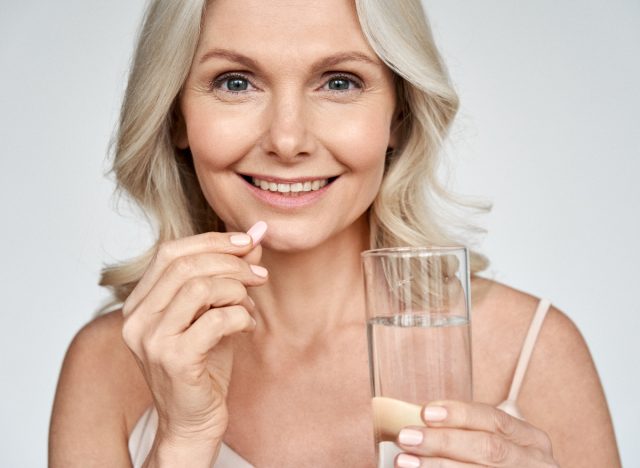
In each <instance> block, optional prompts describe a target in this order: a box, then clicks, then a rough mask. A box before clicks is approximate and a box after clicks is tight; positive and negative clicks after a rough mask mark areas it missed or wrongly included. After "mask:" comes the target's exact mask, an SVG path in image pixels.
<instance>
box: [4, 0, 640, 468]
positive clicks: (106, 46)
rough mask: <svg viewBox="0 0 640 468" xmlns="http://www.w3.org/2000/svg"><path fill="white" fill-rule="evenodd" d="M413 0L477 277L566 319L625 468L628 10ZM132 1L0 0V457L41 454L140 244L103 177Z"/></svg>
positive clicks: (634, 113)
mask: <svg viewBox="0 0 640 468" xmlns="http://www.w3.org/2000/svg"><path fill="white" fill-rule="evenodd" d="M398 1H401V0H398ZM426 6H427V10H428V12H429V14H430V17H431V22H432V25H433V27H434V31H435V35H436V38H437V39H438V42H439V44H440V47H441V50H442V52H443V54H444V56H445V59H446V60H447V63H448V65H449V68H450V71H451V75H452V77H453V81H454V84H455V85H456V87H457V90H458V92H459V94H460V97H461V100H462V107H461V111H460V116H459V119H458V121H457V124H456V126H455V128H454V131H453V134H452V138H451V145H450V147H449V150H448V158H449V159H450V160H451V161H452V164H453V166H454V168H455V173H454V177H453V183H454V186H455V187H456V188H457V190H458V191H459V192H462V193H465V194H472V195H477V196H480V197H481V198H483V199H485V200H489V201H492V202H493V204H494V209H493V211H492V213H491V214H489V215H488V216H486V217H485V218H484V220H483V222H482V224H483V225H484V226H485V227H486V228H487V229H488V235H487V236H486V237H485V238H484V242H483V243H482V244H481V249H482V250H483V251H484V252H485V253H486V254H487V255H488V256H489V258H490V259H491V261H492V265H491V269H490V271H489V272H488V274H489V276H491V277H493V278H495V279H497V280H499V281H503V282H506V283H508V284H510V285H513V286H515V287H517V288H520V289H523V290H526V291H529V292H531V293H533V294H536V295H539V296H546V297H549V298H550V299H552V300H553V302H554V303H555V304H556V305H557V306H558V307H559V308H561V309H562V310H564V311H565V312H566V313H567V314H569V315H570V316H571V317H572V319H573V320H574V321H575V322H576V324H577V325H578V327H579V328H580V330H581V331H582V333H583V335H584V336H585V338H586V340H587V342H588V343H589V345H590V348H591V351H592V354H593V357H594V359H595V362H596V365H597V367H598V370H599V372H600V376H601V378H602V381H603V384H604V388H605V391H606V394H607V397H608V400H609V405H610V408H611V411H612V414H613V420H614V424H615V428H616V432H617V437H618V442H619V446H620V450H621V453H622V457H623V463H624V465H625V466H628V467H633V466H640V449H639V448H638V444H637V433H638V430H637V424H638V421H640V403H639V402H638V397H637V396H638V395H639V394H640V376H639V369H640V345H639V344H638V343H639V340H638V332H639V327H640V320H639V319H638V313H639V312H640V308H639V307H638V305H637V303H636V302H635V295H636V294H637V293H638V288H639V287H640V286H639V285H638V282H639V280H640V277H639V274H638V270H637V268H638V265H639V264H640V252H639V248H638V239H640V220H639V213H640V210H639V209H638V204H640V188H639V186H640V184H639V183H638V174H640V162H639V160H640V143H639V141H640V139H639V133H640V132H639V131H638V125H639V124H640V120H639V119H638V111H639V110H640V91H639V89H640V86H639V85H638V84H639V83H640V59H639V58H638V57H640V3H639V2H637V1H636V0H612V1H608V2H604V1H593V0H583V1H581V2H575V1H568V0H565V1H562V2H556V1H552V0H537V1H535V2H531V1H528V2H525V1H510V2H504V1H498V0H485V1H483V2H468V1H463V0H429V1H428V2H426ZM143 7H144V2H143V0H113V1H111V2H99V1H95V0H63V1H59V2H41V1H39V2H36V1H34V0H22V1H21V2H9V1H8V0H0V11H1V12H2V13H1V14H0V63H1V65H0V67H1V68H0V70H1V71H0V105H1V109H2V113H1V114H0V145H1V146H0V148H1V150H2V156H0V161H1V166H0V168H1V171H0V177H1V184H0V195H1V196H0V203H1V204H2V205H1V206H2V221H1V222H2V229H1V233H0V249H1V251H0V254H1V257H0V265H1V266H0V275H1V276H0V285H1V288H2V307H3V311H2V319H1V320H2V321H1V327H0V355H1V356H2V359H1V361H0V376H1V378H2V384H1V385H2V387H1V388H2V390H1V391H2V393H1V398H0V415H2V416H1V418H0V420H1V421H2V422H1V423H0V466H3V467H37V466H45V465H46V451H47V430H48V424H49V416H50V410H51V403H52V400H53V395H54V391H55V385H56V381H57V377H58V372H59V369H60V365H61V363H62V359H63V356H64V352H65V350H66V348H67V346H68V344H69V342H70V340H71V338H72V337H73V335H74V334H75V333H76V332H77V330H78V329H79V328H80V327H81V326H82V325H83V324H84V323H86V322H87V321H89V320H90V319H91V317H92V316H93V314H94V312H95V310H96V309H97V308H98V306H99V305H100V304H101V303H102V301H104V300H105V298H106V297H107V295H106V293H105V292H104V291H102V290H101V288H99V287H98V286H97V280H98V275H99V270H100V268H101V266H102V264H103V263H109V262H112V261H114V260H118V259H124V258H127V257H129V256H132V255H135V254H137V253H139V252H141V251H142V249H143V248H145V247H146V246H148V245H149V243H150V242H151V235H150V232H149V229H148V228H147V226H146V224H145V223H144V221H143V220H142V218H141V217H139V215H138V214H136V212H135V211H134V210H131V209H127V206H126V204H124V205H121V209H120V212H119V213H118V212H116V211H115V209H114V199H113V198H112V196H111V195H112V191H113V188H114V186H113V181H112V179H111V178H109V177H105V176H104V173H105V172H106V170H107V169H108V166H107V164H106V162H105V157H106V154H107V148H108V143H109V140H110V137H111V135H112V133H113V129H114V126H115V122H116V119H117V114H118V108H119V104H120V100H121V96H122V92H123V89H124V85H125V80H126V73H127V69H128V64H129V60H130V55H131V51H132V46H133V41H134V37H135V32H136V28H137V25H138V22H139V20H140V18H141V14H142V10H143Z"/></svg>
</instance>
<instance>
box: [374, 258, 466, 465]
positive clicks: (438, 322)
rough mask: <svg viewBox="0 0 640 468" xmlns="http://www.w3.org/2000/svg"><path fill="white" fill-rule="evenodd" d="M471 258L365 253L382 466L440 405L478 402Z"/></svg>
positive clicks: (390, 461)
mask: <svg viewBox="0 0 640 468" xmlns="http://www.w3.org/2000/svg"><path fill="white" fill-rule="evenodd" d="M468 258H469V254H468V251H467V249H466V248H464V247H433V248H432V247H424V248H422V247H398V248H387V249H376V250H368V251H365V252H363V253H362V264H363V269H364V278H365V293H366V308H367V334H368V346H369V374H370V378H371V392H372V397H373V400H372V404H373V415H374V435H375V443H376V455H377V457H378V467H379V468H382V467H387V466H388V467H392V466H393V460H394V457H395V455H396V454H397V453H399V452H400V450H399V449H398V447H397V446H396V445H395V443H394V442H395V440H396V438H397V436H398V432H400V429H402V428H403V427H405V426H409V425H418V426H421V425H423V423H422V420H421V418H420V409H421V407H422V406H423V405H425V404H427V403H429V402H430V401H433V400H440V399H452V400H463V401H471V399H472V376H471V369H472V364H471V328H470V314H469V311H470V296H469V267H468V264H469V262H468Z"/></svg>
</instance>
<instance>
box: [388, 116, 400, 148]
mask: <svg viewBox="0 0 640 468" xmlns="http://www.w3.org/2000/svg"><path fill="white" fill-rule="evenodd" d="M403 119H404V116H403V113H402V111H401V110H399V109H396V110H395V112H394V113H393V118H392V119H391V130H390V132H389V144H388V145H387V146H389V148H391V149H395V148H397V147H398V143H399V142H400V128H401V126H402V120H403Z"/></svg>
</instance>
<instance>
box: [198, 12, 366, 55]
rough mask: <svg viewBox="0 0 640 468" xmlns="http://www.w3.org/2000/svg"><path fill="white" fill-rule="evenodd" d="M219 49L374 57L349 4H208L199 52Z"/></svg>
mask: <svg viewBox="0 0 640 468" xmlns="http://www.w3.org/2000/svg"><path fill="white" fill-rule="evenodd" d="M212 47H224V48H230V49H235V50H240V51H242V50H249V51H252V52H254V53H260V52H264V53H265V54H272V55H280V56H287V57H289V58H290V59H295V56H296V55H300V56H308V55H309V54H311V55H316V54H331V53H335V52H337V51H341V50H346V49H348V50H352V51H353V50H355V51H361V52H363V53H367V54H368V55H370V56H371V57H372V58H377V57H376V55H375V53H374V52H373V50H372V49H371V48H370V46H369V44H368V43H367V41H366V39H365V37H364V35H363V33H362V30H361V29H360V23H359V22H358V17H357V14H356V9H355V2H354V1H353V0H244V1H242V2H238V1H237V0H213V1H212V2H210V4H209V5H208V7H207V11H206V15H205V18H204V24H203V30H202V35H201V38H200V46H199V50H202V49H209V48H212Z"/></svg>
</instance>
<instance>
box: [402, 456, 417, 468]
mask: <svg viewBox="0 0 640 468" xmlns="http://www.w3.org/2000/svg"><path fill="white" fill-rule="evenodd" d="M396 464H397V465H398V466H399V467H400V468H418V467H419V466H420V460H418V459H417V458H416V457H413V456H411V455H407V454H406V453H401V454H400V455H398V458H397V459H396Z"/></svg>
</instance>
